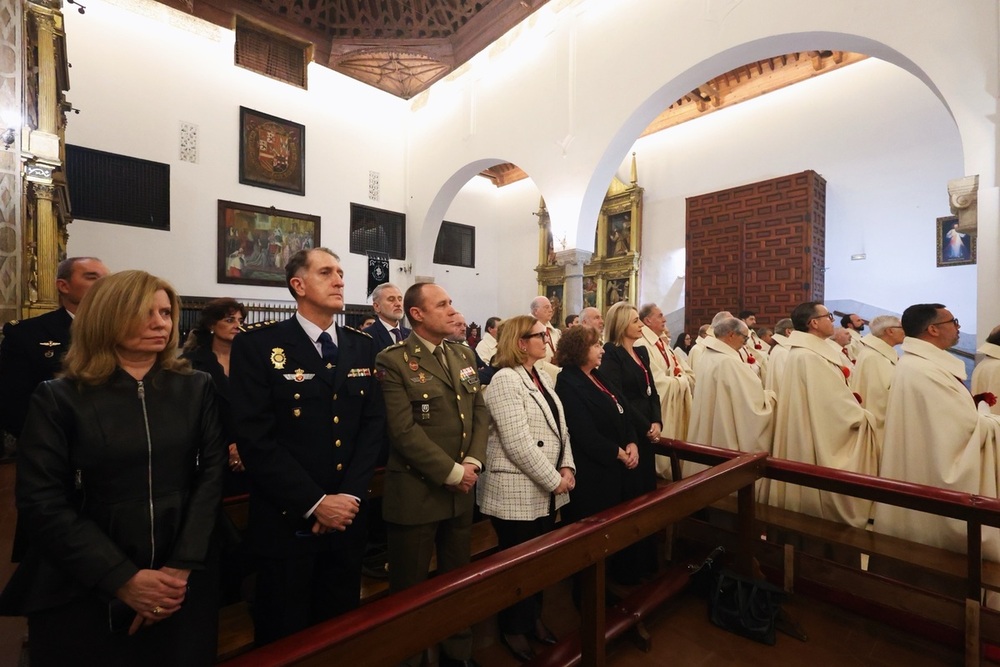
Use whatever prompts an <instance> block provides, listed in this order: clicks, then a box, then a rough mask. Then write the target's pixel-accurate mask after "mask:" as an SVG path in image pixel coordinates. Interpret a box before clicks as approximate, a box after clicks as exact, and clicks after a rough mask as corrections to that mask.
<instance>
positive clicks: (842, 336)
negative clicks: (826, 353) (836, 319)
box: [827, 327, 858, 366]
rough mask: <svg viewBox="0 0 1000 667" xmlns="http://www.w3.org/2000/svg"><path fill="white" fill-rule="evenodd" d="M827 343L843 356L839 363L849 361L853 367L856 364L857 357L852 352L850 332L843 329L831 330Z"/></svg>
mask: <svg viewBox="0 0 1000 667" xmlns="http://www.w3.org/2000/svg"><path fill="white" fill-rule="evenodd" d="M827 341H828V342H829V343H830V345H832V346H833V347H834V349H836V350H837V351H838V352H840V354H842V355H843V357H844V358H843V359H841V361H845V360H846V361H849V362H850V363H851V365H852V366H853V365H854V364H856V363H857V362H858V357H857V355H856V354H855V353H854V351H853V349H854V348H853V347H852V345H851V331H850V329H845V328H844V327H837V328H835V329H834V330H833V336H831V337H830V338H828V339H827Z"/></svg>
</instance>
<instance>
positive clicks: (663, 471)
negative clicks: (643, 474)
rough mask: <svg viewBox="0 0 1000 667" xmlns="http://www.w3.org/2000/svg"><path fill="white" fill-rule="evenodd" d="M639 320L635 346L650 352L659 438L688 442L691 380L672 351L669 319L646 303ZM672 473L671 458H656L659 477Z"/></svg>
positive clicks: (653, 305)
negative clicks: (639, 324)
mask: <svg viewBox="0 0 1000 667" xmlns="http://www.w3.org/2000/svg"><path fill="white" fill-rule="evenodd" d="M639 319H640V320H642V335H641V336H640V337H639V340H637V341H636V342H635V346H636V347H645V348H646V350H647V351H648V352H649V366H650V372H651V374H652V376H653V384H655V385H656V393H657V394H659V396H660V417H661V422H662V424H663V427H662V428H661V430H660V437H662V438H674V439H676V440H687V426H688V421H689V420H690V418H691V380H690V378H689V377H688V375H687V374H686V373H685V372H684V368H683V367H682V366H681V362H680V360H679V359H678V358H677V355H676V354H674V351H673V350H671V349H670V338H669V335H670V333H669V331H667V318H666V317H664V315H663V311H662V310H660V308H659V307H658V306H657V305H656V304H655V303H647V304H644V305H643V306H641V307H640V308H639ZM664 338H666V340H664ZM669 471H670V459H669V458H668V457H666V456H660V455H657V457H656V474H658V475H660V476H661V477H662V476H666V475H668V473H669Z"/></svg>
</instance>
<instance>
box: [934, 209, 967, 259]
mask: <svg viewBox="0 0 1000 667" xmlns="http://www.w3.org/2000/svg"><path fill="white" fill-rule="evenodd" d="M975 263H976V237H975V235H974V234H967V233H965V232H963V231H961V230H960V229H959V226H958V218H957V217H956V216H954V215H949V216H946V217H943V218H938V219H937V265H938V266H961V265H963V264H975Z"/></svg>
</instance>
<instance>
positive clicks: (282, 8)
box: [159, 0, 548, 99]
mask: <svg viewBox="0 0 1000 667" xmlns="http://www.w3.org/2000/svg"><path fill="white" fill-rule="evenodd" d="M159 2H162V3H163V4H165V5H168V6H170V7H173V8H174V9H177V10H180V11H183V12H186V13H189V14H193V15H194V16H197V17H199V18H202V19H205V20H206V21H210V22H212V23H215V24H217V25H220V26H223V27H227V28H230V27H232V26H233V25H235V17H237V16H240V17H242V18H244V19H247V20H250V21H252V22H256V23H258V24H260V25H262V26H266V27H267V28H268V29H270V30H274V31H275V32H278V33H280V34H282V35H284V36H285V37H288V38H292V39H294V40H297V41H300V42H304V43H306V44H310V45H312V48H313V55H314V58H315V61H316V62H317V63H319V64H321V65H325V66H327V67H329V68H331V69H333V70H336V71H338V72H341V73H342V74H346V75H347V76H350V77H353V78H355V79H358V80H359V81H362V82H364V83H367V84H369V85H372V86H375V87H376V88H380V89H382V90H384V91H386V92H388V93H391V94H393V95H396V96H398V97H402V98H404V99H409V98H410V97H412V96H414V95H416V94H417V93H420V92H421V91H424V90H426V89H427V88H428V87H430V85H431V84H433V83H434V82H435V81H437V80H438V79H440V78H442V77H444V76H446V75H447V74H448V73H450V72H452V71H454V70H455V68H457V67H459V66H460V65H462V64H464V63H465V62H467V61H468V60H469V59H470V58H471V57H472V56H474V55H476V54H477V53H479V52H480V51H482V50H483V49H484V48H486V47H487V46H488V45H489V44H490V43H491V42H493V41H495V40H497V39H498V38H500V37H501V36H502V35H503V34H504V33H506V32H507V31H508V30H510V29H511V28H513V27H514V26H515V25H517V24H518V23H520V22H521V21H523V20H524V19H526V18H527V17H528V16H530V15H531V14H532V13H533V12H534V11H535V10H536V9H538V8H539V7H541V6H542V5H544V4H545V3H546V2H548V0H159Z"/></svg>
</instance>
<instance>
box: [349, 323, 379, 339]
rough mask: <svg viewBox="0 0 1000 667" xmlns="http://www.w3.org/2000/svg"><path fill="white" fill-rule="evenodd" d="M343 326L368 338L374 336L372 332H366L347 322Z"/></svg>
mask: <svg viewBox="0 0 1000 667" xmlns="http://www.w3.org/2000/svg"><path fill="white" fill-rule="evenodd" d="M343 328H344V329H347V330H348V331H353V332H354V333H356V334H361V335H362V336H366V337H368V338H371V337H372V335H371V334H370V333H365V332H364V331H362V330H361V329H355V328H354V327H349V326H347V325H346V324H345V325H344V327H343Z"/></svg>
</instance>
